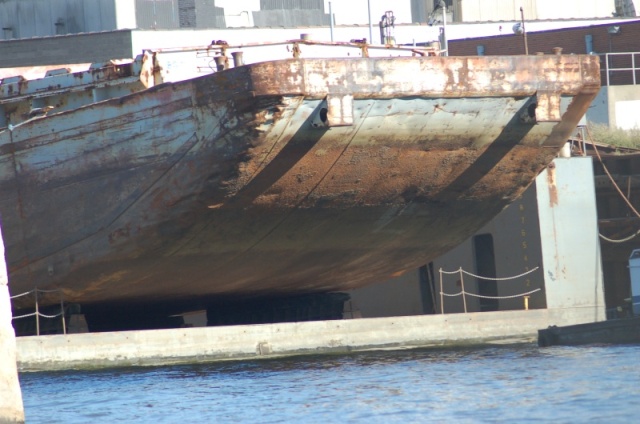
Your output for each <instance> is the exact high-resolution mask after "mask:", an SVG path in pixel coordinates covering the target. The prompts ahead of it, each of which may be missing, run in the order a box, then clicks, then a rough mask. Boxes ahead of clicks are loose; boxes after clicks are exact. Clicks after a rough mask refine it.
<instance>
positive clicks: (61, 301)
mask: <svg viewBox="0 0 640 424" xmlns="http://www.w3.org/2000/svg"><path fill="white" fill-rule="evenodd" d="M60 316H61V317H62V334H67V322H66V321H65V318H64V299H63V298H62V292H60Z"/></svg>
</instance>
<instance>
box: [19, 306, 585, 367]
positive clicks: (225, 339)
mask: <svg viewBox="0 0 640 424" xmlns="http://www.w3.org/2000/svg"><path fill="white" fill-rule="evenodd" d="M593 320H594V312H593V308H590V307H589V308H567V309H561V310H529V311H505V312H484V313H469V314H450V315H421V316H405V317H395V318H369V319H350V320H337V321H316V322H300V323H280V324H261V325H246V326H229V327H203V328H183V329H172V330H147V331H130V332H118V333H115V332H114V333H87V334H68V335H54V336H39V337H35V336H32V337H19V338H18V339H17V346H18V368H19V370H20V371H23V372H26V371H44V370H64V369H86V368H107V367H120V366H142V365H167V364H179V363H197V362H213V361H223V360H246V359H257V358H273V357H282V356H293V355H305V354H314V355H317V354H325V353H346V352H356V351H365V350H374V349H403V348H416V347H433V346H456V345H473V344H487V343H509V342H534V341H535V340H536V337H537V330H538V329H541V328H546V327H548V326H549V325H569V324H577V323H583V322H592V321H593Z"/></svg>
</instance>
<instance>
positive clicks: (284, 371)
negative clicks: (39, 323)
mask: <svg viewBox="0 0 640 424" xmlns="http://www.w3.org/2000/svg"><path fill="white" fill-rule="evenodd" d="M639 354H640V346H638V345H630V346H587V347H552V348H543V349H541V348H538V347H537V346H534V345H518V346H502V347H487V348H465V349H427V350H409V351H398V352H368V353H359V354H353V355H342V356H316V357H298V358H289V359H278V360H261V361H245V362H227V363H215V364H198V365H185V366H173V367H158V368H130V369H117V370H107V371H85V372H55V373H24V374H21V375H20V380H21V385H22V390H23V398H24V403H25V413H26V417H27V422H28V423H65V424H71V423H86V422H92V423H112V422H116V421H121V422H142V423H144V422H153V423H181V424H182V423H185V422H192V421H198V422H223V423H225V422H260V423H286V422H296V423H298V422H304V423H320V424H327V423H334V422H335V423H347V422H348V423H417V422H456V423H492V422H505V421H510V422H548V421H553V422H558V423H575V422H603V421H606V422H608V423H615V422H620V423H622V422H624V423H627V422H629V420H630V418H631V417H633V416H634V415H635V414H636V413H637V408H638V405H639V403H640V385H638V382H640V367H638V366H637V358H638V355H639Z"/></svg>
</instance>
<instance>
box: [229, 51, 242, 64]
mask: <svg viewBox="0 0 640 424" xmlns="http://www.w3.org/2000/svg"><path fill="white" fill-rule="evenodd" d="M231 56H233V66H234V67H235V68H237V67H238V66H242V65H244V58H243V57H242V52H233V53H231Z"/></svg>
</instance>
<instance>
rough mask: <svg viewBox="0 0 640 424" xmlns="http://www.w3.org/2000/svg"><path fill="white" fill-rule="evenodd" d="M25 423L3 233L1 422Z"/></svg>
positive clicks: (0, 255) (0, 251) (0, 268)
mask: <svg viewBox="0 0 640 424" xmlns="http://www.w3.org/2000/svg"><path fill="white" fill-rule="evenodd" d="M22 422H24V407H23V404H22V392H21V391H20V382H19V380H18V370H17V367H16V337H15V332H14V331H13V326H12V325H11V301H10V299H9V287H8V278H7V266H6V263H5V259H4V242H3V241H2V233H1V232H0V423H22Z"/></svg>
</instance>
